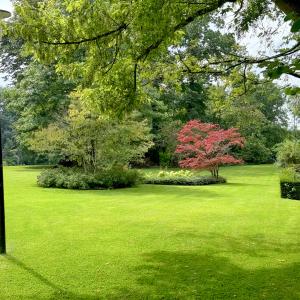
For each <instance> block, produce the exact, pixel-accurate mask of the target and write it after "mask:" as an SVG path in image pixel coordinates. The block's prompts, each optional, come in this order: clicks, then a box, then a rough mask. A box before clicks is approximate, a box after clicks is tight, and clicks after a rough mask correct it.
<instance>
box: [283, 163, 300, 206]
mask: <svg viewBox="0 0 300 300" xmlns="http://www.w3.org/2000/svg"><path fill="white" fill-rule="evenodd" d="M280 192H281V198H286V199H294V200H300V173H299V172H298V171H297V168H295V166H293V167H289V168H284V169H282V170H281V172H280Z"/></svg>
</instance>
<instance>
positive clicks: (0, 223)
mask: <svg viewBox="0 0 300 300" xmlns="http://www.w3.org/2000/svg"><path fill="white" fill-rule="evenodd" d="M10 16H11V14H10V12H8V11H6V10H3V9H0V19H1V20H3V19H6V18H9V17H10ZM0 38H1V37H0ZM1 118H2V116H0V254H5V253H6V240H5V209H4V187H3V160H2V138H1V136H2V134H1V127H2V126H1V121H2V120H1Z"/></svg>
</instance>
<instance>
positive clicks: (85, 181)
mask: <svg viewBox="0 0 300 300" xmlns="http://www.w3.org/2000/svg"><path fill="white" fill-rule="evenodd" d="M140 180H141V175H140V173H139V172H138V171H136V170H130V169H124V168H116V167H115V168H112V169H110V170H102V171H98V172H97V173H95V174H92V173H84V172H82V169H80V168H55V169H46V170H44V171H43V172H42V173H41V174H40V175H39V176H38V185H39V186H41V187H45V188H66V189H79V190H87V189H113V188H125V187H132V186H134V185H136V184H137V183H138V182H140Z"/></svg>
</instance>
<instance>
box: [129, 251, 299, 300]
mask: <svg viewBox="0 0 300 300" xmlns="http://www.w3.org/2000/svg"><path fill="white" fill-rule="evenodd" d="M144 260H145V264H144V265H141V266H139V267H138V268H137V269H136V270H135V272H137V273H138V274H142V275H141V276H140V277H139V278H138V282H139V284H140V285H142V286H143V287H144V289H145V290H146V291H148V294H146V295H140V296H139V297H137V298H136V299H278V300H279V299H299V298H300V275H299V273H300V263H294V264H291V265H288V266H284V267H279V268H261V269H251V268H249V269H248V270H247V269H244V268H241V267H239V266H237V265H235V264H233V263H232V262H231V261H229V259H227V258H224V257H217V256H212V255H201V254H199V253H197V252H188V251H187V252H169V251H157V252H151V253H148V254H145V255H144ZM127 298H129V297H127ZM132 299H134V296H133V297H132Z"/></svg>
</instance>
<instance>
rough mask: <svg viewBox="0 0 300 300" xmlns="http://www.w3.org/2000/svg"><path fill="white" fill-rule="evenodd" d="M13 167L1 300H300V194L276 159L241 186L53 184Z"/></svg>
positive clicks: (231, 172) (242, 177)
mask: <svg viewBox="0 0 300 300" xmlns="http://www.w3.org/2000/svg"><path fill="white" fill-rule="evenodd" d="M38 172H39V170H38V169H35V168H30V167H7V168H6V169H5V191H6V215H7V239H8V253H9V254H8V255H7V256H6V257H3V256H2V257H0V299H1V300H2V299H3V300H9V299H13V300H15V299H37V300H39V299H53V300H60V299H87V300H91V299H204V300H206V299H268V300H269V299H278V300H279V299H280V300H282V299H287V300H292V299H300V201H292V200H283V199H280V197H279V185H278V179H277V175H276V169H275V168H274V167H273V166H242V167H230V168H225V169H224V170H222V174H221V175H224V176H225V177H227V179H228V181H229V183H228V184H226V185H212V186H202V187H179V186H151V185H142V186H139V187H136V188H132V189H123V190H112V191H70V190H59V189H42V188H38V187H37V186H36V184H35V180H36V176H37V174H38Z"/></svg>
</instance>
